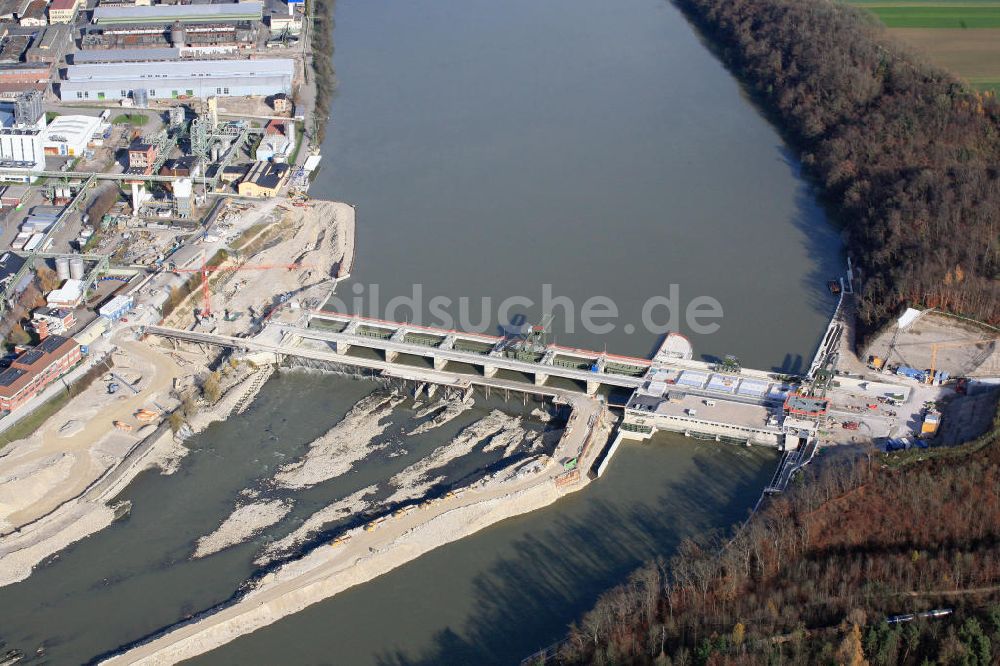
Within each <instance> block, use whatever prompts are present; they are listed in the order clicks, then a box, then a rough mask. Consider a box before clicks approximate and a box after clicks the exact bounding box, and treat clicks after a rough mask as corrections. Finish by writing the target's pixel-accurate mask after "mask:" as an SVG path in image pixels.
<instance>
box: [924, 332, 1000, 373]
mask: <svg viewBox="0 0 1000 666" xmlns="http://www.w3.org/2000/svg"><path fill="white" fill-rule="evenodd" d="M997 342H1000V338H992V339H987V340H950V341H945V342H932V343H931V367H930V370H929V371H928V373H927V383H928V384H931V383H933V382H934V372H935V371H936V370H937V355H938V350H939V349H942V348H948V347H965V346H967V345H979V344H984V343H994V344H995V343H997Z"/></svg>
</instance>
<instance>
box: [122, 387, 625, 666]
mask: <svg viewBox="0 0 1000 666" xmlns="http://www.w3.org/2000/svg"><path fill="white" fill-rule="evenodd" d="M568 400H569V401H571V404H572V405H573V410H574V413H575V414H576V417H575V419H574V422H575V423H576V424H577V426H576V427H575V428H567V430H566V431H565V432H564V435H563V438H562V440H561V441H560V443H559V445H558V446H557V448H556V451H555V452H554V454H553V456H552V457H551V458H547V460H546V461H544V462H543V461H541V460H539V461H537V462H532V461H531V460H528V461H520V462H518V463H516V464H515V465H513V466H511V467H512V468H505V469H502V470H500V471H499V472H497V473H495V474H494V475H492V476H491V477H488V478H486V479H483V480H481V481H479V482H476V483H474V484H472V486H469V487H467V488H465V489H461V490H458V491H455V492H453V493H450V494H449V495H447V496H445V498H443V499H441V500H438V501H432V502H426V503H424V504H422V505H421V507H420V508H417V507H416V506H414V507H413V508H411V509H406V510H401V511H397V512H396V514H394V515H393V516H391V517H387V518H385V519H379V520H377V521H376V522H374V523H369V525H367V526H365V527H364V528H355V529H353V530H350V531H349V532H347V533H345V534H344V535H341V540H340V541H339V542H338V541H336V540H335V541H334V542H333V543H332V544H326V545H321V546H318V547H317V548H315V549H314V550H312V551H310V552H309V553H307V554H306V555H305V556H304V557H302V558H301V559H298V560H294V561H292V562H289V563H287V564H285V565H283V566H281V567H279V568H278V569H277V570H275V571H273V572H271V573H269V574H267V575H266V576H265V577H264V578H262V579H261V580H260V581H258V582H257V584H256V586H255V587H254V588H253V589H251V590H250V591H249V592H248V593H247V594H246V595H245V596H243V597H242V598H240V599H239V600H238V601H236V602H235V603H233V604H232V605H230V606H227V607H225V608H222V609H219V610H217V611H215V612H213V613H211V614H208V615H206V616H204V617H202V618H197V619H196V620H194V621H193V622H191V623H190V624H186V625H180V626H178V627H177V628H175V629H173V630H170V631H168V633H165V634H164V635H162V636H160V637H158V638H155V639H153V640H151V641H149V642H148V643H145V644H142V645H139V646H136V647H134V648H132V649H131V650H129V651H127V652H125V653H123V654H121V655H118V656H115V657H113V658H111V659H109V660H108V661H107V662H106V663H150V664H152V663H173V662H176V661H180V660H182V659H186V658H190V657H192V656H195V655H198V654H202V653H204V652H207V651H209V650H211V649H214V648H216V647H218V646H220V645H223V644H225V643H227V642H229V641H231V640H233V639H234V638H236V637H238V636H241V635H243V634H246V633H249V632H252V631H254V630H256V629H259V628H260V627H263V626H266V625H268V624H272V623H274V622H276V621H277V620H278V619H280V618H282V617H285V616H287V615H290V614H292V613H296V612H298V611H300V610H302V609H303V608H305V607H307V606H309V605H311V604H313V603H316V602H318V601H320V600H322V599H326V598H328V597H330V596H333V595H335V594H338V593H339V592H341V591H343V590H346V589H348V588H350V587H353V586H355V585H358V584H360V583H363V582H366V581H369V580H372V579H373V578H375V577H377V576H380V575H382V574H384V573H386V572H388V571H390V570H392V569H394V568H396V567H398V566H400V565H402V564H404V563H406V562H409V561H411V560H413V559H415V558H417V557H419V556H420V555H422V554H424V553H427V552H429V551H430V550H433V549H434V548H438V547H440V546H442V545H444V544H447V543H450V542H452V541H455V540H458V539H461V538H463V537H466V536H468V535H470V534H474V533H475V532H478V531H479V530H481V529H483V528H485V527H488V526H489V525H492V524H495V523H497V522H499V521H502V520H505V519H507V518H510V517H512V516H516V515H520V514H524V513H528V512H531V511H535V510H537V509H540V508H542V507H544V506H547V505H549V504H551V503H552V502H555V501H556V500H557V499H559V498H560V497H563V496H565V495H567V494H569V493H573V492H576V491H578V490H580V489H582V488H583V487H585V486H586V485H587V484H588V483H589V479H588V478H587V476H586V475H585V474H580V472H579V469H580V468H583V469H587V468H588V466H589V465H590V464H592V463H593V460H594V457H595V456H596V455H597V454H598V453H599V452H600V450H601V449H602V448H603V443H604V441H605V440H606V439H607V437H608V435H609V433H610V429H611V423H610V420H609V419H608V418H607V417H606V411H605V408H604V405H603V403H601V402H600V401H598V400H595V399H592V398H587V397H584V396H579V395H573V396H568ZM588 423H593V428H592V429H591V428H588V427H587V426H585V425H584V424H588ZM573 452H577V453H580V452H582V453H581V455H580V460H579V467H578V468H577V469H575V470H572V471H570V472H566V471H564V469H563V468H562V466H561V465H560V464H558V462H557V461H559V460H561V459H562V458H563V457H564V456H565V455H567V454H570V453H573ZM359 499H360V497H356V498H353V500H359ZM344 537H346V538H344Z"/></svg>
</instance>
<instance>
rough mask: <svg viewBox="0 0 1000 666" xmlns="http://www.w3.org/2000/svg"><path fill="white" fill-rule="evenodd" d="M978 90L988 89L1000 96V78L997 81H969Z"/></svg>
mask: <svg viewBox="0 0 1000 666" xmlns="http://www.w3.org/2000/svg"><path fill="white" fill-rule="evenodd" d="M969 83H971V84H972V85H973V86H974V87H975V88H977V89H978V90H986V91H989V92H991V93H993V94H994V95H997V96H1000V80H997V81H976V80H972V81H969Z"/></svg>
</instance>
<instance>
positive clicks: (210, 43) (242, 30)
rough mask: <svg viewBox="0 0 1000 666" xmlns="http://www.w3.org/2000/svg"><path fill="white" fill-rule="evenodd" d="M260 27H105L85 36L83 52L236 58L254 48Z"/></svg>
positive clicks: (238, 23)
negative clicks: (151, 51) (128, 51)
mask: <svg viewBox="0 0 1000 666" xmlns="http://www.w3.org/2000/svg"><path fill="white" fill-rule="evenodd" d="M258 26H259V23H256V22H251V21H231V22H228V23H193V24H191V23H189V24H181V23H179V22H174V23H159V24H140V25H134V24H112V25H101V26H93V27H91V28H90V29H89V30H88V31H87V32H86V33H84V35H83V37H82V38H81V40H80V48H81V49H82V50H84V51H95V50H112V51H113V50H116V49H166V48H175V49H177V55H178V56H183V57H198V56H204V55H210V54H226V53H229V54H232V53H236V52H239V51H247V50H250V49H252V48H253V47H254V45H255V44H256V41H257V33H258ZM160 59H163V58H162V57H155V56H154V57H150V58H149V60H160ZM111 60H112V61H113V58H112V59H111Z"/></svg>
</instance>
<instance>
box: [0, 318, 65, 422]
mask: <svg viewBox="0 0 1000 666" xmlns="http://www.w3.org/2000/svg"><path fill="white" fill-rule="evenodd" d="M79 361H80V345H79V344H77V342H76V340H73V339H72V338H64V337H63V336H61V335H50V336H49V337H47V338H45V339H44V340H42V341H41V342H39V343H38V345H37V346H35V347H34V348H33V349H29V350H28V351H26V352H24V353H23V354H21V355H20V356H18V357H17V358H16V359H14V362H13V363H11V364H10V367H9V368H7V369H6V370H4V371H3V372H0V410H3V411H6V412H12V411H14V410H15V409H17V408H18V407H20V406H22V405H24V403H26V402H28V401H29V400H31V399H32V398H34V397H35V396H36V395H38V394H39V393H41V392H42V390H44V389H45V387H46V386H48V385H49V384H51V383H52V382H54V381H55V380H56V379H58V378H59V377H61V376H62V375H64V374H65V373H66V372H67V371H68V370H69V369H70V368H72V367H73V366H74V365H76V364H77V363H78V362H79Z"/></svg>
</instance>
